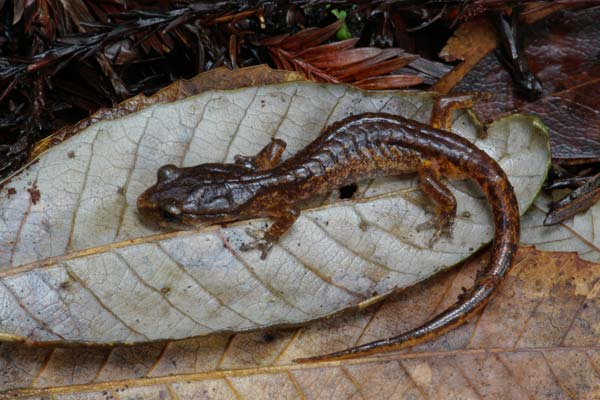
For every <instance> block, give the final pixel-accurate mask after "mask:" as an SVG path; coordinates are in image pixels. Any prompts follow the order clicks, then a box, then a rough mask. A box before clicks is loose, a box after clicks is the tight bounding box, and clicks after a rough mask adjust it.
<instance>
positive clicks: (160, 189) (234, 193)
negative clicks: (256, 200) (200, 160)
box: [137, 164, 254, 227]
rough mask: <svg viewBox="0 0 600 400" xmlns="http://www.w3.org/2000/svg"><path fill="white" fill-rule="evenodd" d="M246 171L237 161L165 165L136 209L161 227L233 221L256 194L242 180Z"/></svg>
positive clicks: (144, 193) (250, 186)
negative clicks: (193, 165)
mask: <svg viewBox="0 0 600 400" xmlns="http://www.w3.org/2000/svg"><path fill="white" fill-rule="evenodd" d="M247 173H248V170H247V169H246V168H244V167H241V166H239V165H236V164H201V165H198V166H196V167H190V168H177V167H176V166H175V165H171V164H169V165H165V166H163V167H161V168H159V169H158V172H157V182H156V184H155V185H153V186H151V187H150V188H148V189H147V190H146V191H144V192H143V193H142V194H141V195H140V196H139V197H138V199H137V208H138V211H139V212H140V215H141V216H142V218H143V219H144V221H145V222H147V223H158V225H159V226H162V227H164V226H169V225H171V226H179V225H210V224H218V223H223V222H229V221H234V220H237V219H239V210H240V208H241V207H243V206H244V205H245V204H246V203H247V202H248V201H249V200H251V199H252V197H253V195H254V191H253V189H252V187H253V185H245V184H243V182H240V181H239V177H240V176H242V175H244V174H247Z"/></svg>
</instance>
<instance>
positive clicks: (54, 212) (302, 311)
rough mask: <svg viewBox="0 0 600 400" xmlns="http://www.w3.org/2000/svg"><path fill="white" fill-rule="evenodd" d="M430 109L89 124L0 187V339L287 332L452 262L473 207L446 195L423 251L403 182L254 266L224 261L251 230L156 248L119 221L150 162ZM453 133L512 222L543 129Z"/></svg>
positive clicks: (408, 96) (341, 107) (244, 94)
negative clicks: (507, 194)
mask: <svg viewBox="0 0 600 400" xmlns="http://www.w3.org/2000/svg"><path fill="white" fill-rule="evenodd" d="M433 98H434V95H433V94H431V93H397V92H387V93H377V92H361V91H359V90H356V89H352V88H350V87H347V86H336V85H324V84H312V83H305V82H302V83H301V82H298V83H288V84H283V85H273V86H263V87H250V88H244V89H239V90H233V91H210V92H205V93H203V94H201V95H199V96H195V97H191V98H188V99H185V100H181V101H178V102H175V103H171V104H159V105H155V106H152V107H149V108H147V109H144V110H142V111H140V112H138V113H136V114H132V115H130V116H126V117H123V118H121V119H117V120H114V121H103V122H98V123H96V124H94V125H92V126H90V127H89V128H87V129H85V130H84V131H82V132H81V133H79V134H78V135H76V136H74V137H73V138H71V139H70V140H68V141H66V142H64V143H63V144H61V145H59V146H56V147H53V148H51V149H50V150H48V151H47V152H46V153H44V154H43V155H42V156H41V157H40V158H39V159H38V160H36V162H34V163H32V164H31V165H29V167H27V168H26V169H25V170H23V171H21V173H20V174H18V175H16V176H14V177H13V178H12V180H11V182H10V183H9V184H6V185H5V187H4V193H6V194H7V195H6V197H5V199H4V201H3V202H2V204H1V205H0V210H1V212H2V225H0V237H2V239H3V241H2V243H0V250H1V251H0V265H3V266H4V268H3V270H2V271H0V299H1V301H2V302H1V303H0V304H2V307H1V308H0V331H2V332H3V333H4V336H5V339H6V340H27V341H32V342H48V341H50V342H56V341H64V342H89V343H120V342H121V343H136V342H146V341H152V340H161V339H181V338H187V337H192V336H199V335H205V334H209V333H215V332H227V331H244V330H250V329H257V328H263V327H269V326H273V325H289V324H298V323H303V322H305V321H308V320H312V319H316V318H320V317H323V316H326V315H331V314H333V313H336V312H339V311H341V310H344V309H348V308H351V307H364V306H365V305H367V304H369V303H371V302H372V301H374V300H377V299H378V298H379V297H380V296H382V295H387V294H389V293H390V292H391V291H392V290H394V289H395V288H405V287H409V286H411V285H414V284H415V283H417V282H419V281H421V280H423V279H426V278H427V277H429V276H431V275H432V274H435V273H436V272H438V271H440V270H442V269H445V268H448V267H449V266H452V265H454V264H456V263H457V262H459V261H461V260H462V259H464V258H466V257H467V256H468V255H469V254H471V253H473V252H474V251H475V250H476V249H478V248H480V247H481V246H482V245H483V244H485V243H486V242H488V241H489V240H490V239H491V237H492V234H493V229H492V225H491V222H490V218H489V215H488V211H487V206H486V203H485V202H484V201H482V200H481V199H480V196H479V195H478V194H477V193H478V192H476V191H475V192H473V191H472V190H471V189H470V186H469V185H467V184H465V183H458V184H457V186H456V189H455V190H454V192H455V195H456V197H457V199H458V204H459V205H460V206H459V209H458V218H457V222H456V224H455V227H454V239H453V240H451V241H441V242H439V243H437V244H436V245H435V246H434V247H433V248H429V247H428V245H427V243H428V239H429V237H430V235H431V232H420V233H417V232H416V230H415V226H417V225H418V224H420V223H422V222H424V221H425V220H426V219H427V215H426V213H425V212H424V211H423V210H422V208H421V206H420V205H418V204H415V203H419V202H418V201H416V200H418V198H417V196H416V193H415V190H414V181H410V180H404V181H401V180H398V179H392V178H388V179H383V180H379V181H371V182H365V183H364V184H363V186H361V187H360V188H359V193H362V194H363V195H365V196H368V197H369V198H368V199H363V200H356V201H348V202H345V203H339V204H335V205H327V206H323V207H321V208H317V209H312V210H309V211H306V212H304V213H303V214H302V216H301V217H300V218H299V220H298V221H297V222H296V223H295V224H294V226H293V228H292V229H291V230H290V232H289V233H288V234H286V235H285V237H284V238H283V239H282V240H281V241H280V242H279V243H278V244H277V245H276V246H275V247H274V248H273V250H271V252H270V254H269V257H268V258H267V260H265V261H262V260H260V259H259V257H258V254H257V253H256V252H248V253H244V252H240V251H239V247H240V245H242V244H243V243H245V242H247V241H248V240H250V239H249V238H248V237H247V236H246V233H245V229H246V227H248V226H252V225H253V226H256V225H257V224H258V225H259V226H261V227H262V226H263V225H264V224H265V223H266V222H265V221H250V222H242V223H238V224H235V225H232V226H229V227H226V228H220V227H213V228H210V229H206V230H204V231H201V232H197V231H182V232H171V233H163V234H160V235H158V236H156V234H157V232H156V231H152V230H150V229H149V228H147V227H145V226H144V225H142V224H141V222H140V220H139V218H138V215H137V212H136V209H135V201H136V198H137V196H138V195H139V194H140V193H141V191H142V190H144V188H146V187H147V186H149V185H150V184H152V183H154V181H155V179H156V178H155V171H156V170H157V168H158V167H159V166H161V165H163V164H167V163H175V164H178V165H195V164H198V163H201V162H210V161H216V162H221V161H231V160H232V158H233V156H234V155H235V154H238V153H243V154H254V153H256V152H258V151H259V150H260V149H261V148H262V147H263V146H264V145H265V144H266V143H268V142H269V141H270V140H271V138H272V137H273V136H277V137H280V138H282V139H284V140H286V141H287V143H288V149H287V154H290V153H294V152H296V151H298V150H299V149H301V148H303V147H304V146H305V145H306V144H307V143H309V142H310V141H311V140H312V139H314V138H315V137H316V136H317V135H318V133H319V131H320V130H321V129H322V128H323V127H324V126H326V125H328V124H329V123H331V122H333V121H336V120H339V119H341V118H343V117H345V116H347V115H349V114H355V113H358V112H364V111H384V112H389V113H392V114H401V115H405V116H408V117H410V118H414V119H417V120H421V121H427V120H428V116H429V112H430V109H431V106H432V100H433ZM454 126H455V129H456V131H457V132H459V133H460V134H462V135H463V136H465V137H467V138H469V139H471V140H474V141H475V142H476V143H477V145H478V146H480V147H481V148H482V149H484V150H485V151H487V152H488V153H490V154H491V155H492V156H493V157H495V158H496V159H498V160H499V161H500V163H501V164H502V166H503V168H504V169H505V170H506V171H507V173H508V175H509V177H510V179H511V182H512V184H513V186H514V187H515V190H516V194H517V197H518V199H519V203H520V208H521V210H524V209H526V208H527V206H528V205H529V204H530V203H531V201H532V200H533V198H534V196H535V194H536V193H537V191H538V190H539V188H540V186H541V183H542V181H543V180H544V177H545V173H546V169H547V166H548V162H549V151H548V143H547V136H546V134H545V131H544V129H543V127H542V126H541V125H540V124H539V123H538V122H537V121H536V120H535V119H532V118H530V117H525V116H520V115H515V116H512V117H509V118H505V119H502V120H499V121H497V122H496V123H495V124H493V125H492V126H490V127H489V129H488V136H487V138H486V139H484V140H475V132H476V130H475V127H474V125H473V124H472V123H471V121H470V119H469V118H468V114H467V113H461V114H459V115H458V118H457V119H456V121H455V124H454ZM400 189H402V190H401V191H400V192H398V193H396V194H392V195H390V194H387V195H386V194H382V193H387V192H391V191H398V190H400ZM153 235H154V236H153Z"/></svg>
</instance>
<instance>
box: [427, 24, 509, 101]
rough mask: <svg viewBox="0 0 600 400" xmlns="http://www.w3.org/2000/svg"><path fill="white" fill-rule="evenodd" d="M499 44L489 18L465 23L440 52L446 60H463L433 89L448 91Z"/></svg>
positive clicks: (441, 91)
mask: <svg viewBox="0 0 600 400" xmlns="http://www.w3.org/2000/svg"><path fill="white" fill-rule="evenodd" d="M497 45H498V34H497V33H496V31H495V29H494V27H493V26H492V24H491V23H490V21H489V20H488V19H487V18H485V17H480V18H477V19H474V20H470V21H467V22H465V23H463V24H462V25H461V26H459V27H458V29H457V30H456V31H455V32H454V35H453V36H452V37H451V38H450V39H448V43H446V46H444V48H443V49H442V51H440V54H439V55H440V57H441V58H442V59H444V60H445V61H456V60H461V61H462V62H461V63H460V64H459V65H457V66H456V67H454V68H453V69H452V71H450V72H449V73H447V74H446V75H445V76H444V77H443V78H442V79H440V80H439V81H438V82H436V83H435V84H434V85H433V86H432V87H431V89H432V90H435V91H437V92H440V93H448V92H449V91H450V90H451V89H452V88H454V87H455V86H456V85H457V84H458V82H460V81H461V80H462V79H463V77H464V76H465V75H466V74H467V73H468V72H469V71H470V70H471V69H472V68H473V67H474V66H475V65H476V64H477V63H478V62H479V61H480V60H481V59H482V58H484V57H485V56H486V55H487V54H489V53H490V52H491V51H492V50H494V49H495V48H496V46H497Z"/></svg>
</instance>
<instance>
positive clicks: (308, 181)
mask: <svg viewBox="0 0 600 400" xmlns="http://www.w3.org/2000/svg"><path fill="white" fill-rule="evenodd" d="M439 104H440V103H439V102H438V103H437V104H436V107H434V113H433V118H432V119H433V121H432V125H431V126H430V125H426V124H423V123H419V122H416V121H413V120H409V119H406V118H402V117H400V116H397V115H390V114H378V113H366V114H360V115H353V116H350V117H348V118H345V119H343V120H341V121H339V122H336V123H334V124H332V125H330V126H329V127H328V128H326V129H325V130H324V131H323V132H322V133H321V135H320V136H319V137H318V138H317V139H316V140H314V141H313V142H312V143H311V144H309V145H308V146H307V147H306V148H304V149H303V150H301V151H300V152H298V153H297V154H295V155H294V156H292V157H290V158H288V159H287V160H285V161H283V162H280V159H281V155H282V153H283V151H284V149H285V145H286V144H285V142H284V141H282V140H280V139H274V140H273V141H272V142H271V143H269V144H268V145H267V146H266V147H265V148H264V149H263V150H261V151H260V152H259V153H258V154H257V155H256V156H254V157H244V156H237V157H236V158H235V163H226V164H219V163H212V164H201V165H198V166H195V167H188V168H177V167H176V166H174V165H165V166H163V167H161V168H160V169H159V170H158V173H157V175H158V182H157V183H156V185H154V186H152V187H150V188H149V189H147V190H146V191H145V192H144V193H142V194H141V195H140V197H139V198H138V201H137V206H138V209H139V211H140V213H141V215H142V216H143V217H145V218H150V219H152V220H155V221H158V222H159V223H161V224H167V223H171V222H176V223H183V224H192V225H195V224H207V223H223V222H228V221H233V220H240V219H247V218H255V217H270V218H272V219H273V220H274V222H273V224H272V225H271V226H270V228H269V229H268V230H267V231H266V232H263V233H257V232H254V233H253V234H252V236H253V237H254V239H255V241H253V242H251V243H249V244H246V245H245V246H243V248H242V250H250V249H259V250H261V251H262V255H261V257H262V258H265V257H266V255H267V252H268V251H269V249H270V248H271V246H272V245H273V244H274V243H276V242H277V240H278V239H279V237H280V236H281V235H283V234H284V233H285V232H286V231H287V230H288V229H289V228H290V227H291V226H292V224H293V223H294V221H295V220H296V219H297V218H298V215H299V213H300V211H299V209H298V208H297V204H298V203H299V201H301V200H303V199H307V198H309V197H312V196H315V195H317V194H322V193H326V192H328V191H330V190H332V189H335V188H339V187H341V186H344V185H348V184H350V183H352V182H356V181H357V180H360V179H363V178H368V177H373V176H375V175H399V174H406V173H415V172H416V173H417V174H418V176H419V182H420V187H421V189H422V191H423V192H424V193H425V194H426V195H427V196H429V197H430V198H431V199H432V200H433V202H434V204H435V215H434V217H433V218H432V219H431V220H430V221H429V222H427V223H425V224H423V225H422V226H420V227H419V228H428V227H433V228H435V233H434V235H433V238H432V240H433V241H435V240H436V239H437V238H438V237H439V236H440V234H448V235H449V234H450V232H451V230H450V229H451V226H452V224H453V220H454V216H455V213H456V200H455V198H454V196H453V194H452V192H450V190H449V189H448V188H447V186H446V185H445V183H444V182H443V181H442V177H447V178H453V179H464V178H470V179H472V180H474V181H475V182H477V184H478V185H479V186H480V187H481V189H482V191H483V193H484V194H485V196H486V198H487V200H488V202H489V204H490V207H491V211H492V215H493V221H494V225H495V238H494V243H493V245H492V250H491V251H492V253H491V257H490V261H489V264H488V265H487V266H486V268H485V269H484V270H483V271H481V273H480V274H479V275H478V278H477V280H476V282H475V284H474V286H473V288H471V289H470V290H469V291H467V292H466V293H465V294H463V295H461V296H460V298H459V300H458V301H457V302H456V303H455V304H454V305H452V306H451V307H450V308H448V309H447V310H445V311H444V312H442V313H441V314H439V315H437V316H436V317H434V318H433V319H431V320H430V321H428V322H426V323H425V324H423V325H421V326H419V327H417V328H415V329H413V330H411V331H409V332H406V333H403V334H401V335H399V336H395V337H391V338H388V339H383V340H378V341H375V342H372V343H367V344H364V345H361V346H358V347H354V348H351V349H347V350H343V351H340V352H336V353H331V354H327V355H324V356H318V357H314V358H311V359H306V360H311V361H312V360H329V359H333V358H347V357H354V356H357V355H362V354H366V353H373V352H380V351H385V350H390V349H392V348H398V347H406V346H411V345H414V344H416V343H418V342H421V341H424V340H427V339H429V338H432V337H434V336H436V335H438V334H440V333H442V332H445V331H447V330H449V329H451V328H453V327H455V326H457V325H459V324H461V323H463V322H464V321H465V319H466V318H468V317H469V316H471V315H473V313H475V312H477V311H478V310H480V309H481V308H482V307H483V306H484V305H485V304H486V303H487V301H488V300H489V299H490V297H491V295H492V294H493V293H494V292H495V290H496V288H497V287H498V285H499V283H500V281H501V280H502V278H503V277H504V276H505V274H506V272H507V271H508V269H509V268H510V267H511V265H512V263H513V257H514V254H515V251H516V248H517V244H518V242H519V209H518V204H517V200H516V198H515V194H514V192H513V188H512V186H511V184H510V182H509V181H508V178H507V177H506V175H505V173H504V171H503V170H502V168H501V167H500V166H499V165H498V164H497V163H496V161H494V160H493V159H492V158H491V157H489V156H488V155H487V154H486V153H484V152H483V151H482V150H480V149H479V148H477V147H476V146H475V145H473V144H472V143H471V142H469V141H468V140H466V139H463V138H462V137H460V136H457V135H455V134H453V133H451V132H448V131H446V130H442V129H439V128H441V127H444V128H446V129H447V128H448V127H449V125H450V121H451V118H450V117H449V112H447V113H445V111H444V110H443V108H442V107H441V106H440V105H439ZM450 108H457V106H456V105H455V106H454V107H450ZM419 228H418V229H419ZM306 360H303V361H306Z"/></svg>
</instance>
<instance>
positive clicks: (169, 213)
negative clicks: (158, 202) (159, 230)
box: [160, 203, 181, 219]
mask: <svg viewBox="0 0 600 400" xmlns="http://www.w3.org/2000/svg"><path fill="white" fill-rule="evenodd" d="M160 208H161V210H162V212H163V217H164V218H166V219H175V218H177V217H179V216H180V215H181V208H179V206H178V205H176V204H173V203H170V204H163V205H162V206H161V207H160Z"/></svg>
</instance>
